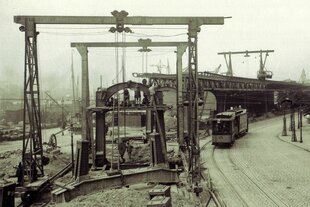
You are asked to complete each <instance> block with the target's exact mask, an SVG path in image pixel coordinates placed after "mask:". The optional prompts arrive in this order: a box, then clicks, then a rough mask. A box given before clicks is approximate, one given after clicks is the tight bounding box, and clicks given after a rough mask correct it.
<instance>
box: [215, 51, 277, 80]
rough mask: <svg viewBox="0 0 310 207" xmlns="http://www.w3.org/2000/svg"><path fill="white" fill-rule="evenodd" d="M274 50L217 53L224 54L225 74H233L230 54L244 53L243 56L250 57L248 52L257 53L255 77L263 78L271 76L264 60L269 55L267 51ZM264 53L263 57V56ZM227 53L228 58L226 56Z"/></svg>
mask: <svg viewBox="0 0 310 207" xmlns="http://www.w3.org/2000/svg"><path fill="white" fill-rule="evenodd" d="M271 52H274V50H253V51H249V50H246V51H238V52H219V53H217V54H218V55H224V58H225V63H226V65H227V72H226V75H227V76H233V69H232V61H231V55H238V54H245V55H244V57H250V55H249V54H255V53H259V70H258V72H257V78H258V79H259V80H265V79H266V78H272V75H273V73H272V71H269V70H266V60H267V57H268V56H269V53H271ZM263 54H265V57H263ZM227 55H228V60H227V58H226V56H227Z"/></svg>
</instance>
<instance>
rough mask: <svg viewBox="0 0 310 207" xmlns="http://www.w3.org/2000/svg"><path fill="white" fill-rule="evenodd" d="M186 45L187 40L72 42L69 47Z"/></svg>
mask: <svg viewBox="0 0 310 207" xmlns="http://www.w3.org/2000/svg"><path fill="white" fill-rule="evenodd" d="M79 46H84V47H143V46H147V47H178V46H184V47H187V42H150V43H143V42H141V43H140V42H118V43H115V42H72V43H71V47H79Z"/></svg>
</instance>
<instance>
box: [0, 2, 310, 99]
mask: <svg viewBox="0 0 310 207" xmlns="http://www.w3.org/2000/svg"><path fill="white" fill-rule="evenodd" d="M309 8H310V1H308V0H299V1H291V0H281V1H280V0H262V1H252V0H235V1H225V0H217V1H212V0H196V1H193V0H190V1H188V0H170V1H166V0H157V1H142V0H131V1H129V0H128V1H125V0H123V1H113V0H105V1H104V0H88V1H81V0H70V1H64V0H53V1H50V0H49V1H48V0H27V1H24V0H1V1H0V28H1V32H0V41H1V47H0V81H1V84H0V96H1V98H8V97H9V98H13V97H18V96H20V95H21V94H22V87H23V72H24V33H22V32H20V31H19V29H18V28H19V26H20V25H18V24H15V23H14V22H13V16H14V15H79V16H84V15H85V16H86V15H90V16H91V15H94V16H100V15H102V16H110V15H111V14H110V12H112V11H113V10H119V11H120V10H126V11H127V12H128V13H129V16H142V15H143V16H232V19H226V20H225V24H224V25H221V26H202V28H201V29H202V30H201V32H200V34H199V37H198V38H199V39H198V44H199V47H198V53H199V56H198V61H199V70H200V71H205V70H209V71H212V70H214V68H215V67H217V66H218V65H219V64H222V68H221V70H220V72H226V70H227V69H226V65H225V62H224V58H223V56H218V55H217V52H222V51H240V50H242V51H243V50H260V49H273V50H275V53H271V54H270V56H269V58H268V59H267V64H266V67H267V69H268V70H271V71H273V73H274V78H273V79H274V80H284V79H292V80H296V81H298V79H299V77H300V74H301V71H302V69H305V71H306V74H307V75H309V70H310V65H309V58H310V47H309V45H310V29H309V26H308V20H309V19H310V12H309ZM128 26H129V27H131V29H132V30H133V31H134V34H130V35H127V36H126V39H127V41H137V39H139V38H151V39H152V41H187V35H186V32H187V29H186V26H175V27H173V28H172V27H171V26H168V28H169V29H164V28H165V27H164V26H154V27H151V29H149V27H148V26H130V25H128ZM109 27H110V26H108V25H88V26H81V25H66V26H63V25H38V26H37V28H38V31H39V32H40V35H39V36H38V51H39V71H40V74H39V75H40V83H41V91H46V90H49V91H51V94H53V95H54V96H56V97H57V98H60V97H63V96H66V95H67V96H71V85H72V83H71V55H72V57H73V65H74V70H75V77H76V80H77V77H79V78H81V76H80V71H81V64H80V62H81V58H80V55H79V53H78V52H77V51H76V50H75V49H72V48H70V43H71V42H79V41H80V42H82V41H95V42H100V41H102V42H113V41H115V36H114V34H112V33H109V32H108V29H109ZM86 28H88V29H86ZM119 39H120V41H121V38H119ZM137 49H139V48H129V49H127V53H126V54H127V55H126V57H127V58H126V68H127V69H126V70H127V79H130V78H131V73H132V72H141V70H142V66H141V65H142V57H141V53H139V52H137ZM152 50H153V51H152V52H151V53H149V55H148V71H149V72H157V68H156V67H153V66H151V65H155V64H158V63H159V61H160V60H161V61H162V63H163V64H167V61H169V65H170V68H171V70H172V71H173V72H175V62H176V58H175V53H174V51H175V49H174V48H157V49H156V48H152ZM114 54H115V50H114V48H97V49H90V50H89V71H90V84H91V90H92V91H91V93H93V90H95V89H96V88H97V87H98V86H99V85H100V78H99V77H100V75H102V76H103V85H104V86H109V85H111V84H112V80H113V79H115V70H116V67H115V55H114ZM120 54H121V51H120ZM183 58H184V59H183V65H184V66H186V64H187V54H185V55H184V57H183ZM258 60H259V59H258V54H257V55H252V56H251V57H249V58H244V57H243V55H237V56H233V70H234V75H236V76H243V77H252V78H255V77H256V73H257V70H258V67H259V63H258ZM163 72H166V71H163ZM79 82H80V86H81V81H79Z"/></svg>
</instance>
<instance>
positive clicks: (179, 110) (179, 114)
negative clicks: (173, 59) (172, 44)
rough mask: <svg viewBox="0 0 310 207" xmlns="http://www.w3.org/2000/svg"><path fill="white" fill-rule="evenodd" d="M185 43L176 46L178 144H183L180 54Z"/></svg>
mask: <svg viewBox="0 0 310 207" xmlns="http://www.w3.org/2000/svg"><path fill="white" fill-rule="evenodd" d="M186 47H187V46H186V45H184V46H178V47H177V71H176V72H177V97H176V98H177V100H176V103H177V129H178V131H177V136H178V142H179V145H184V113H183V112H184V106H183V85H184V84H183V73H182V56H183V54H184V52H185V50H186Z"/></svg>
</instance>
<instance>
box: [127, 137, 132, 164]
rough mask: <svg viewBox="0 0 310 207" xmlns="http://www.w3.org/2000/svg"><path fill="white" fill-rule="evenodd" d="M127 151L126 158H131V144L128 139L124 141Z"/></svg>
mask: <svg viewBox="0 0 310 207" xmlns="http://www.w3.org/2000/svg"><path fill="white" fill-rule="evenodd" d="M126 148H127V153H128V159H129V161H130V160H131V153H132V149H133V146H132V145H131V144H130V140H129V141H128V142H127V143H126Z"/></svg>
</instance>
